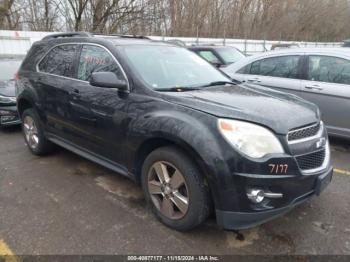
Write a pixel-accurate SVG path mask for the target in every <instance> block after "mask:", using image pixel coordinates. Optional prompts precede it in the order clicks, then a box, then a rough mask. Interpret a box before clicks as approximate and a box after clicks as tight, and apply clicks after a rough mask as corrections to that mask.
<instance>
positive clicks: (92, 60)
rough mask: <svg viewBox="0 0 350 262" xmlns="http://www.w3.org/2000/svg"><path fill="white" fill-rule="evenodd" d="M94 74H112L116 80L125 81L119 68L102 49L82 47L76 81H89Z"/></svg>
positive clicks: (88, 46) (90, 46) (89, 46)
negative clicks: (115, 76)
mask: <svg viewBox="0 0 350 262" xmlns="http://www.w3.org/2000/svg"><path fill="white" fill-rule="evenodd" d="M94 72H113V73H115V74H116V75H117V77H118V79H120V80H125V77H124V76H123V73H122V71H121V69H120V67H119V66H118V64H117V63H116V61H115V60H114V58H113V57H112V56H111V54H109V53H108V52H107V51H106V50H105V49H104V48H102V47H99V46H93V45H84V46H83V48H82V50H81V55H80V59H79V66H78V79H80V80H84V81H89V80H90V76H91V74H92V73H94Z"/></svg>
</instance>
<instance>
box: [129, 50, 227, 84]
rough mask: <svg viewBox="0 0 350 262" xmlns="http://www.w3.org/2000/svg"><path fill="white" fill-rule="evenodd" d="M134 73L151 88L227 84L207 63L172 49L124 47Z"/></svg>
mask: <svg viewBox="0 0 350 262" xmlns="http://www.w3.org/2000/svg"><path fill="white" fill-rule="evenodd" d="M124 50H125V54H126V56H127V58H128V60H129V61H130V62H131V64H132V67H133V68H134V70H135V71H136V72H137V73H138V74H139V75H140V76H141V78H142V79H143V80H144V81H145V82H146V83H147V84H148V85H149V86H150V87H151V88H153V89H157V90H161V89H168V88H174V87H179V88H186V87H187V88H188V87H201V86H204V85H207V84H209V83H212V82H219V81H223V82H224V81H230V79H228V78H227V77H225V76H224V75H223V74H222V73H221V72H220V71H218V70H217V69H215V68H214V67H213V66H212V65H210V64H209V63H208V62H207V61H205V60H204V59H202V58H200V57H199V56H198V55H196V54H195V53H193V52H190V51H188V50H187V49H184V48H181V47H175V46H159V45H158V46H141V45H138V46H126V47H124Z"/></svg>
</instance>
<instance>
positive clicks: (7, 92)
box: [0, 80, 16, 96]
mask: <svg viewBox="0 0 350 262" xmlns="http://www.w3.org/2000/svg"><path fill="white" fill-rule="evenodd" d="M0 95H2V96H16V94H15V81H14V80H6V81H0Z"/></svg>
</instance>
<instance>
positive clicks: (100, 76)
mask: <svg viewBox="0 0 350 262" xmlns="http://www.w3.org/2000/svg"><path fill="white" fill-rule="evenodd" d="M90 85H92V86H98V87H104V88H118V90H119V91H126V90H127V89H128V84H127V83H126V81H124V80H120V79H118V77H117V76H116V74H114V73H112V72H95V73H92V74H91V77H90Z"/></svg>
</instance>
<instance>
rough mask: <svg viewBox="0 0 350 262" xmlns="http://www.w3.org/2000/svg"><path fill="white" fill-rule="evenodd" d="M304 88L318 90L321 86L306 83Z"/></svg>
mask: <svg viewBox="0 0 350 262" xmlns="http://www.w3.org/2000/svg"><path fill="white" fill-rule="evenodd" d="M305 88H306V89H310V90H319V91H321V90H323V88H322V87H320V86H319V85H306V86H305Z"/></svg>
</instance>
